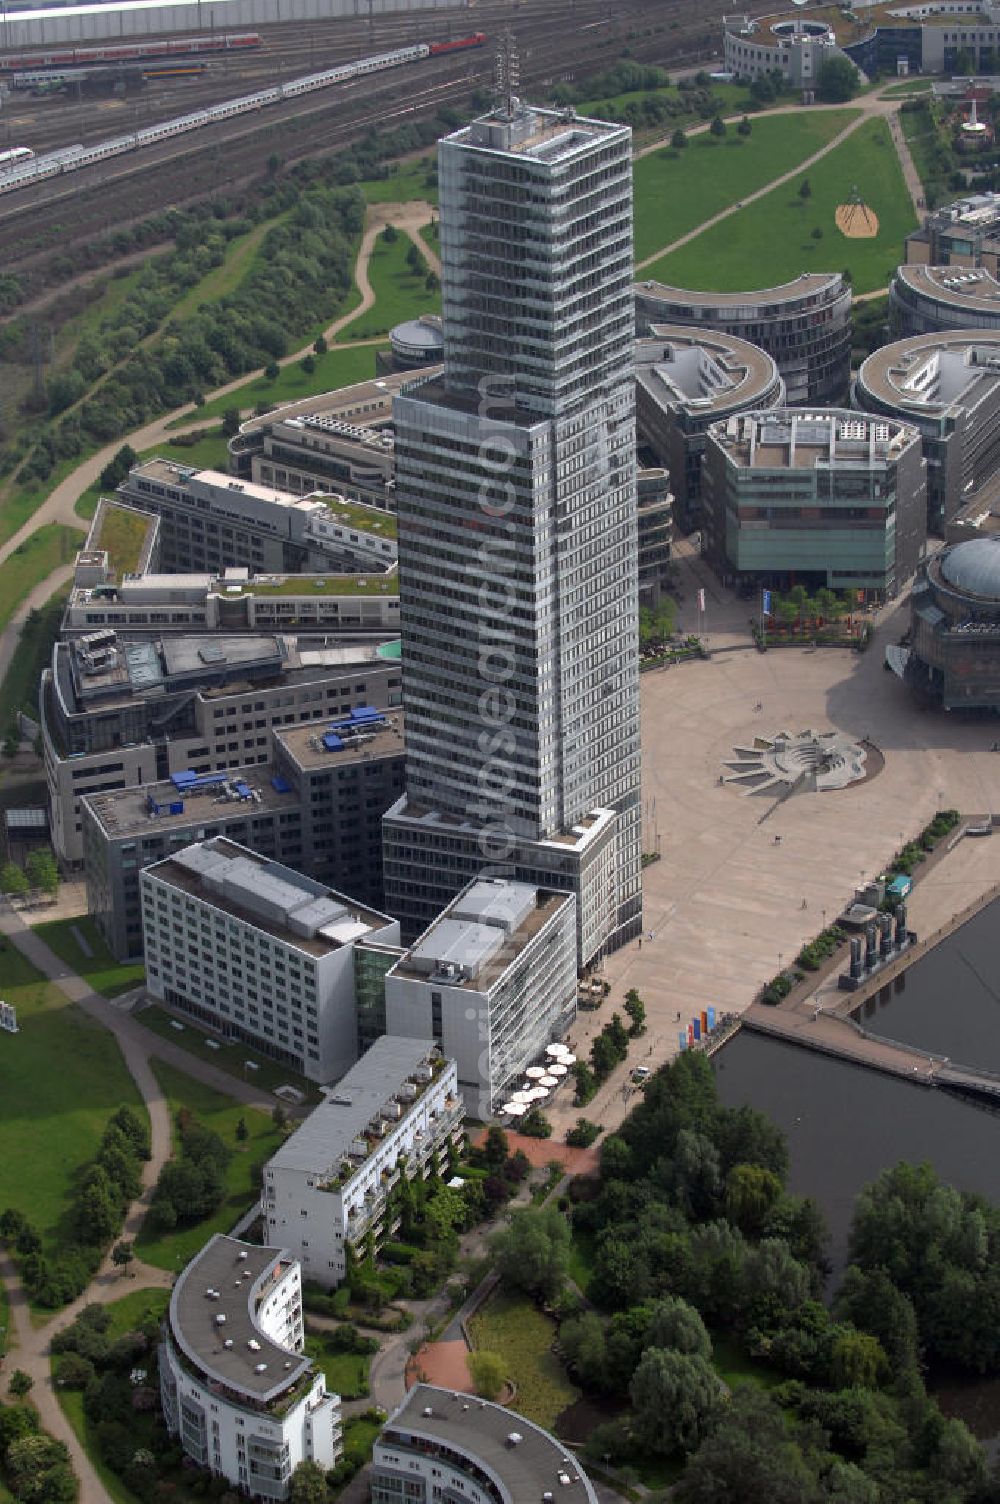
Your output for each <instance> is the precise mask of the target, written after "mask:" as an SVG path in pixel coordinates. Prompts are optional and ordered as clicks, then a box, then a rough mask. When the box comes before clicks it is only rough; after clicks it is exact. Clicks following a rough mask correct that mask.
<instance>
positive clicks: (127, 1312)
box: [105, 1288, 170, 1342]
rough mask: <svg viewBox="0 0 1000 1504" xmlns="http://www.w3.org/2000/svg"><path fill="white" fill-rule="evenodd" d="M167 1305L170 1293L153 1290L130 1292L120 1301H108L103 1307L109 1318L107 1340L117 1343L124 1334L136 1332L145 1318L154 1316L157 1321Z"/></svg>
mask: <svg viewBox="0 0 1000 1504" xmlns="http://www.w3.org/2000/svg"><path fill="white" fill-rule="evenodd" d="M169 1304H170V1291H169V1290H158V1289H155V1288H153V1289H146V1290H130V1291H129V1293H128V1294H127V1295H123V1296H122V1297H121V1299H120V1300H112V1301H109V1302H108V1305H107V1306H106V1307H105V1309H106V1310H107V1312H108V1315H109V1316H110V1317H111V1325H110V1327H109V1328H108V1337H109V1339H110V1340H111V1341H112V1342H117V1340H118V1338H119V1337H123V1336H124V1335H125V1333H126V1332H134V1331H137V1330H138V1329H139V1327H141V1326H142V1324H143V1322H144V1321H145V1320H146V1317H147V1316H155V1317H156V1319H157V1320H159V1319H160V1317H161V1316H162V1315H163V1314H164V1313H165V1311H166V1309H167V1306H168V1305H169Z"/></svg>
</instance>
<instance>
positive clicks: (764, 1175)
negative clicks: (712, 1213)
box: [726, 1165, 781, 1236]
mask: <svg viewBox="0 0 1000 1504" xmlns="http://www.w3.org/2000/svg"><path fill="white" fill-rule="evenodd" d="M780 1196H781V1181H780V1179H779V1178H778V1176H777V1175H775V1174H774V1173H773V1171H771V1170H765V1169H764V1168H763V1166H761V1165H734V1166H733V1168H732V1169H731V1170H730V1172H729V1174H728V1175H727V1176H726V1216H727V1217H728V1218H729V1220H730V1222H732V1223H733V1224H734V1226H736V1227H738V1228H739V1229H740V1231H741V1232H745V1233H747V1234H748V1235H749V1236H753V1235H755V1234H758V1233H760V1231H761V1230H762V1228H763V1226H764V1224H765V1222H766V1221H767V1218H768V1216H769V1214H770V1212H771V1209H772V1207H774V1205H775V1204H776V1202H777V1201H778V1199H779V1197H780Z"/></svg>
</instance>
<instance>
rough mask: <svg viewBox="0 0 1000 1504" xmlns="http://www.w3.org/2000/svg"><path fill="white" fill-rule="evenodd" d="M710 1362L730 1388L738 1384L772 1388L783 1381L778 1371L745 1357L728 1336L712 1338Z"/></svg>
mask: <svg viewBox="0 0 1000 1504" xmlns="http://www.w3.org/2000/svg"><path fill="white" fill-rule="evenodd" d="M712 1363H713V1365H714V1367H715V1371H716V1373H717V1374H718V1375H719V1378H720V1379H722V1380H723V1381H724V1383H726V1384H728V1385H729V1387H730V1389H735V1388H736V1386H737V1385H738V1384H753V1385H754V1386H755V1387H756V1388H757V1389H774V1388H775V1387H776V1386H777V1385H778V1384H780V1383H782V1382H783V1379H782V1375H781V1374H780V1373H776V1372H775V1370H774V1369H773V1368H768V1367H767V1366H766V1364H764V1363H758V1362H756V1360H755V1359H753V1358H749V1357H747V1355H746V1353H745V1352H744V1351H743V1349H742V1348H741V1347H740V1345H739V1343H738V1342H734V1341H733V1340H732V1339H731V1338H730V1337H721V1336H714V1337H713V1338H712Z"/></svg>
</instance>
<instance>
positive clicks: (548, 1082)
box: [538, 1076, 559, 1091]
mask: <svg viewBox="0 0 1000 1504" xmlns="http://www.w3.org/2000/svg"><path fill="white" fill-rule="evenodd" d="M538 1084H539V1086H544V1087H545V1088H546V1089H547V1090H548V1091H551V1090H552V1088H553V1087H554V1086H558V1085H559V1077H558V1076H542V1077H541V1078H540V1079H539V1082H538Z"/></svg>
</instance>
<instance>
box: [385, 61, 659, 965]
mask: <svg viewBox="0 0 1000 1504" xmlns="http://www.w3.org/2000/svg"><path fill="white" fill-rule="evenodd" d="M516 84H517V60H516V54H515V52H514V49H513V45H512V43H511V42H510V40H509V38H508V39H505V45H504V47H503V50H502V51H501V53H500V55H499V56H498V63H497V95H498V102H497V105H496V107H495V108H494V109H493V110H492V112H491V113H490V114H488V115H486V116H484V117H482V118H481V119H478V120H476V121H474V122H473V123H472V124H471V125H470V126H468V127H466V128H464V129H462V130H459V131H456V132H455V133H454V134H453V135H450V136H447V137H446V138H445V139H444V140H443V141H442V142H441V143H440V146H439V174H438V177H439V185H440V196H441V213H440V227H441V262H442V293H443V307H444V338H445V368H444V374H443V376H442V377H438V378H435V379H431V380H429V381H426V380H425V381H423V382H420V381H417V382H414V383H413V384H412V385H411V386H410V387H408V388H406V389H405V391H404V393H403V395H402V396H400V397H399V398H398V399H397V401H396V404H395V429H396V444H395V452H396V492H397V509H398V526H399V566H400V603H401V610H400V616H401V626H402V639H403V697H404V706H405V710H406V738H407V764H406V794H405V796H404V798H403V799H401V800H400V801H399V802H398V804H397V805H395V806H394V807H393V809H392V810H390V811H389V813H388V814H387V815H386V817H385V822H384V827H383V828H384V837H385V864H384V865H385V882H386V902H387V905H388V907H389V909H390V911H391V912H392V913H394V914H397V915H398V916H399V917H400V919H401V920H402V921H403V925H404V929H405V930H408V931H411V932H412V931H414V930H418V929H420V928H422V927H423V925H424V924H426V923H427V922H429V920H430V919H432V918H433V917H434V916H435V915H436V914H437V913H438V912H439V911H440V909H441V907H442V906H443V904H444V903H445V902H447V900H448V899H449V898H450V897H452V896H453V895H454V894H455V893H456V892H457V891H458V890H459V889H460V888H461V886H462V885H463V883H464V882H466V881H467V880H468V878H469V877H470V876H473V875H475V874H476V873H477V872H479V871H481V870H483V869H484V868H485V869H491V870H494V871H499V872H503V873H505V874H510V875H514V876H517V877H518V878H523V879H524V880H526V881H534V882H538V883H543V884H545V885H548V886H556V887H566V888H570V889H572V890H573V891H575V892H576V893H577V899H578V923H579V942H580V960H581V962H585V961H588V960H590V959H591V958H592V957H593V956H594V955H595V954H596V953H597V952H599V951H600V950H601V949H604V948H609V947H611V946H614V945H616V944H620V943H621V942H622V941H623V940H624V939H626V938H627V937H628V936H629V935H631V934H634V933H638V930H639V928H640V925H641V892H640V848H639V839H640V828H639V816H640V794H639V693H638V653H637V641H636V633H637V539H636V499H635V485H636V478H635V477H636V456H635V411H634V405H635V397H634V372H633V360H634V346H633V331H634V310H633V300H632V275H633V273H632V177H631V149H630V148H631V139H630V132H629V130H628V128H627V127H624V126H619V125H610V124H607V123H604V122H601V121H596V120H585V119H577V118H575V117H574V116H573V115H572V114H571V113H566V112H554V111H551V110H541V109H535V108H533V107H531V106H530V105H526V104H523V103H522V102H521V101H520V100H519V99H518V98H517V96H516V92H515V89H516Z"/></svg>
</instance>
